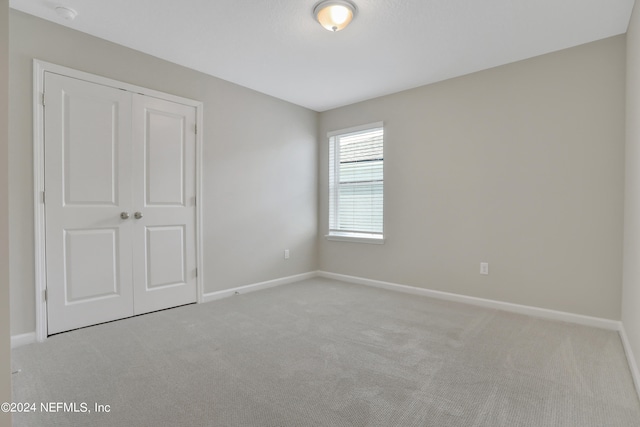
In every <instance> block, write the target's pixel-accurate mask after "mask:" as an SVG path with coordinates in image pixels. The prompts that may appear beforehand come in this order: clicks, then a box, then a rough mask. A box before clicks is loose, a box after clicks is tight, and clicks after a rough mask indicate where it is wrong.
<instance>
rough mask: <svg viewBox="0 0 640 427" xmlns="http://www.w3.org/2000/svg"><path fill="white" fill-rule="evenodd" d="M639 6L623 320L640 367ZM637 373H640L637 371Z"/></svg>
mask: <svg viewBox="0 0 640 427" xmlns="http://www.w3.org/2000/svg"><path fill="white" fill-rule="evenodd" d="M638 117H640V9H639V8H638V5H636V7H635V9H634V10H633V14H632V15H631V21H630V23H629V31H628V33H627V143H626V151H625V161H626V167H625V173H626V176H625V195H624V196H625V211H624V285H623V292H622V323H623V324H624V328H625V331H626V333H627V337H628V339H629V343H630V344H631V349H632V351H633V354H634V356H635V358H636V360H635V363H636V366H637V367H640V120H639V119H638ZM636 375H638V373H636ZM637 386H638V387H640V384H637Z"/></svg>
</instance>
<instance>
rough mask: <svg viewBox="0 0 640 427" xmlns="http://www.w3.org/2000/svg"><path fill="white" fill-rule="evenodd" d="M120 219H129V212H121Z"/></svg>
mask: <svg viewBox="0 0 640 427" xmlns="http://www.w3.org/2000/svg"><path fill="white" fill-rule="evenodd" d="M120 218H122V219H129V212H121V213H120Z"/></svg>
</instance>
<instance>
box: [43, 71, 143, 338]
mask: <svg viewBox="0 0 640 427" xmlns="http://www.w3.org/2000/svg"><path fill="white" fill-rule="evenodd" d="M45 96H46V98H45V105H46V106H45V120H44V122H45V193H46V204H45V215H46V219H45V228H46V242H45V247H46V258H47V260H46V265H47V294H48V298H47V316H48V333H49V334H53V333H57V332H62V331H65V330H69V329H74V328H78V327H82V326H87V325H92V324H96V323H101V322H106V321H110V320H114V319H120V318H123V317H127V316H131V315H133V284H132V275H131V271H132V265H131V263H132V253H131V248H132V239H131V236H132V229H133V221H132V220H131V219H128V220H123V219H121V218H120V213H121V212H123V211H125V212H131V209H132V203H133V194H132V188H131V179H132V177H131V169H132V165H131V151H132V150H131V94H130V93H128V92H125V91H121V90H117V89H113V88H110V87H106V86H101V85H97V84H93V83H88V82H85V81H82V80H77V79H73V78H70V77H65V76H60V75H57V74H53V73H49V72H47V73H45Z"/></svg>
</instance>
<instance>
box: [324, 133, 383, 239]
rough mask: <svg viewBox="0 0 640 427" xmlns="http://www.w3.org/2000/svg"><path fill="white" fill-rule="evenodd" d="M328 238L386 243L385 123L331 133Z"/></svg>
mask: <svg viewBox="0 0 640 427" xmlns="http://www.w3.org/2000/svg"><path fill="white" fill-rule="evenodd" d="M328 136H329V235H328V236H327V238H328V239H332V240H348V241H368V242H371V243H383V193H384V150H383V148H384V130H383V127H382V123H374V124H371V125H366V126H360V127H357V128H352V129H346V130H342V131H336V132H330V133H329V134H328Z"/></svg>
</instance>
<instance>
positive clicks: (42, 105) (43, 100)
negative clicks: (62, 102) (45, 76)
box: [42, 92, 44, 107]
mask: <svg viewBox="0 0 640 427" xmlns="http://www.w3.org/2000/svg"><path fill="white" fill-rule="evenodd" d="M42 106H43V107H44V92H42Z"/></svg>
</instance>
